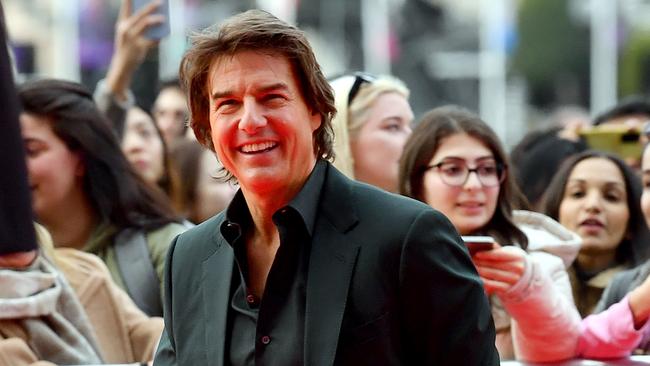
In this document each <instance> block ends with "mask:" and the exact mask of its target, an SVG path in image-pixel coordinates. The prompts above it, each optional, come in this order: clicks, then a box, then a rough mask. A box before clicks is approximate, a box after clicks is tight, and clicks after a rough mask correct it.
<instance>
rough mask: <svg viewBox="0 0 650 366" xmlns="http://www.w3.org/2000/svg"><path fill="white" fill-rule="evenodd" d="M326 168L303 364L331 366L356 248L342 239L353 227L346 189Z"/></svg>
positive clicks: (309, 287) (338, 175)
mask: <svg viewBox="0 0 650 366" xmlns="http://www.w3.org/2000/svg"><path fill="white" fill-rule="evenodd" d="M346 180H347V178H345V177H343V176H342V174H341V173H339V172H338V171H337V170H336V169H334V168H332V167H331V166H330V167H329V169H328V174H327V178H326V180H325V183H324V185H323V191H322V194H321V216H320V217H319V218H318V219H317V221H316V226H315V228H314V229H315V230H314V236H313V238H314V239H313V241H312V246H311V254H310V260H309V271H308V277H307V299H306V305H305V306H306V309H305V364H306V365H313V366H331V365H333V364H334V360H335V358H336V347H337V345H338V339H339V333H340V330H341V322H342V321H343V314H344V312H345V305H346V300H347V297H348V289H349V285H350V280H351V278H352V271H353V269H354V264H355V262H356V260H357V254H358V251H359V245H358V244H356V243H354V242H352V241H351V240H350V239H349V238H348V237H347V236H346V235H345V233H346V232H347V231H348V230H350V229H351V228H352V227H353V226H354V225H355V224H356V223H357V221H358V220H357V217H356V212H355V210H354V207H353V206H352V205H351V202H353V201H352V200H351V186H350V184H349V183H346Z"/></svg>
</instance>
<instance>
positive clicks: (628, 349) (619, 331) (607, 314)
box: [576, 296, 650, 359]
mask: <svg viewBox="0 0 650 366" xmlns="http://www.w3.org/2000/svg"><path fill="white" fill-rule="evenodd" d="M649 330H650V322H646V323H645V324H644V325H643V326H642V327H641V328H640V329H638V330H637V329H634V320H633V318H632V310H630V304H629V302H628V297H627V296H625V297H624V298H623V300H621V301H619V302H617V303H616V304H614V305H612V306H610V307H609V309H607V310H605V311H603V312H601V313H598V314H593V315H589V316H588V317H586V318H585V319H583V320H582V324H581V332H580V338H579V340H578V349H577V352H576V355H577V357H582V358H594V359H601V358H618V357H626V356H629V355H630V353H632V351H633V350H634V349H635V348H636V347H637V346H638V345H639V342H641V339H642V338H643V335H644V334H645V333H646V332H648V331H649Z"/></svg>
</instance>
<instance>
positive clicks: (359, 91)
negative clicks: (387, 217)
mask: <svg viewBox="0 0 650 366" xmlns="http://www.w3.org/2000/svg"><path fill="white" fill-rule="evenodd" d="M330 84H331V85H332V89H334V96H335V103H336V110H337V111H338V113H337V114H336V116H335V117H334V119H333V120H332V126H333V128H334V136H335V138H334V153H335V155H336V158H335V160H334V166H336V167H337V168H338V169H339V170H340V171H342V172H343V173H344V174H346V175H347V176H348V177H350V178H353V179H356V180H359V181H362V182H365V183H368V184H372V185H374V186H376V187H379V188H382V189H384V190H387V191H389V192H393V193H396V192H397V169H398V164H399V157H400V155H401V154H402V149H403V147H404V143H405V142H406V139H407V138H408V136H409V135H410V134H411V122H412V121H413V111H412V110H411V106H410V105H409V103H408V96H409V91H408V89H407V88H406V86H405V85H404V83H402V82H401V81H400V80H398V79H396V78H394V77H391V76H386V75H383V76H377V77H375V76H372V75H369V74H364V73H354V74H349V75H344V76H341V77H338V78H335V79H334V80H332V81H331V82H330Z"/></svg>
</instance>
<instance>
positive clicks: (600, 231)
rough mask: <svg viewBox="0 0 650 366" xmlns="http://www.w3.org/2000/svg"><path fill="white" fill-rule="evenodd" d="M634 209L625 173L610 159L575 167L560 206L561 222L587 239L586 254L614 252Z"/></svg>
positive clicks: (625, 230)
mask: <svg viewBox="0 0 650 366" xmlns="http://www.w3.org/2000/svg"><path fill="white" fill-rule="evenodd" d="M629 218H630V210H629V207H628V206H627V188H626V186H625V180H624V178H623V173H622V172H621V171H620V169H619V168H618V166H616V164H614V163H613V162H612V161H610V160H609V159H606V158H600V157H593V158H587V159H584V160H582V161H580V162H579V163H578V164H576V165H575V166H574V167H573V170H572V171H571V174H570V175H569V180H568V181H567V184H566V187H565V188H564V196H563V198H562V202H561V203H560V208H559V221H560V223H561V224H562V225H564V226H565V227H566V228H568V229H569V230H572V231H574V232H576V233H578V235H580V237H581V238H582V240H583V243H582V247H581V249H580V253H581V254H584V255H590V254H603V253H607V252H613V251H615V250H616V247H618V245H619V244H620V243H621V241H622V240H623V238H624V237H625V234H626V232H627V225H628V221H629Z"/></svg>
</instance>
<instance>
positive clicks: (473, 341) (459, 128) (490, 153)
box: [0, 0, 650, 366]
mask: <svg viewBox="0 0 650 366" xmlns="http://www.w3.org/2000/svg"><path fill="white" fill-rule="evenodd" d="M156 6H158V4H157V3H155V2H154V3H151V4H150V5H147V6H145V7H143V8H142V9H140V10H138V11H136V12H133V11H132V10H131V9H132V1H131V0H123V4H122V8H121V10H120V14H119V16H118V20H117V24H116V28H115V29H116V34H115V52H114V54H113V57H112V59H111V63H110V67H109V70H108V72H107V74H106V78H105V79H103V80H102V81H100V82H99V83H98V85H97V87H96V89H95V90H94V92H91V91H89V90H87V89H86V88H85V87H83V86H82V85H80V84H78V83H76V82H72V81H65V80H56V79H39V80H31V81H27V82H24V83H22V84H20V85H17V86H16V89H15V91H16V101H17V102H18V105H19V110H20V112H19V114H18V116H17V118H18V119H17V121H16V124H18V123H19V125H20V131H21V136H22V141H23V142H24V147H25V150H24V151H25V156H24V162H25V167H26V173H27V174H26V178H27V182H28V188H29V190H30V191H31V207H32V210H33V213H34V217H35V221H36V222H37V223H36V222H35V223H32V222H31V220H30V222H29V223H27V224H28V226H30V227H34V228H35V229H34V230H35V232H36V233H37V235H36V244H35V245H32V246H24V244H25V243H22V244H21V243H18V244H16V245H17V246H16V247H15V249H13V250H12V249H11V248H10V247H9V246H7V247H6V248H0V249H2V250H0V366H2V365H22V364H33V365H48V364H62V365H64V364H76V365H81V364H120V363H132V362H142V363H146V362H150V361H152V360H153V359H154V355H155V364H156V365H199V364H213V363H216V364H231V365H254V364H273V365H298V364H307V365H332V364H336V365H339V364H340V365H366V364H367V365H404V364H436V365H455V364H459V365H460V364H463V365H470V364H471V365H494V364H498V362H499V359H501V360H510V359H517V360H524V361H531V362H551V361H560V360H567V359H572V358H596V359H610V358H619V357H626V356H629V355H631V354H634V353H650V321H648V318H650V231H649V229H648V228H649V226H650V148H647V147H644V144H647V141H648V135H650V133H649V132H650V128H647V127H648V126H650V124H648V123H647V122H648V121H649V120H650V99H645V98H643V97H636V98H632V99H624V100H621V101H620V103H619V104H618V105H616V106H612V108H611V109H610V110H609V111H606V112H605V113H603V114H602V115H600V116H598V117H597V118H595V119H594V120H593V123H590V122H581V123H573V122H570V123H561V122H558V123H556V124H555V125H553V126H550V127H548V128H546V129H543V130H537V131H533V132H530V133H529V134H528V135H527V136H525V137H524V138H523V139H522V141H521V142H520V143H519V144H518V145H517V146H515V147H514V148H513V149H512V151H511V152H510V153H508V151H507V150H506V148H505V147H504V145H503V143H502V142H501V141H500V139H499V137H498V136H497V135H496V134H495V132H494V131H493V130H492V129H491V128H490V126H489V124H488V123H487V122H489V121H483V120H482V119H481V118H480V117H479V116H478V115H477V114H476V113H474V112H472V111H470V110H467V109H465V108H463V107H461V106H455V105H449V106H441V107H434V106H432V109H431V110H429V111H428V112H427V113H425V114H424V115H422V116H421V117H419V118H417V119H416V118H415V116H414V114H413V111H412V109H411V107H410V105H409V101H408V98H409V89H408V87H407V85H405V84H404V83H403V82H402V81H400V80H399V79H397V78H395V77H393V76H388V75H371V74H368V73H364V72H352V73H347V74H344V75H341V76H337V77H332V78H329V79H327V78H325V76H324V75H323V73H322V72H321V69H320V66H319V65H318V63H317V61H316V59H315V56H314V55H313V52H312V51H311V47H310V46H309V43H308V42H307V40H306V38H305V36H304V34H303V33H302V31H300V30H299V29H298V28H296V27H294V26H291V25H288V24H286V23H284V22H282V21H280V20H279V19H277V18H275V17H274V16H272V15H271V14H268V13H266V12H263V11H257V10H253V11H248V12H245V13H242V14H238V15H235V16H233V17H231V18H229V19H228V20H226V21H225V22H223V23H222V24H220V25H218V27H216V28H209V29H207V30H205V31H203V32H200V33H197V34H195V35H194V36H193V38H192V39H191V45H190V47H189V49H188V51H187V52H186V54H185V56H184V58H183V60H182V61H181V65H180V71H179V75H178V78H177V79H173V80H165V81H161V84H160V88H159V93H158V96H157V98H156V100H155V102H154V105H153V108H152V110H151V111H149V110H146V109H145V108H143V107H142V106H140V105H139V103H138V100H137V98H136V97H135V96H134V95H133V94H132V93H131V91H130V90H129V85H130V82H131V80H132V79H133V74H134V73H135V70H136V69H137V67H138V66H139V65H140V63H142V61H143V59H144V56H145V55H146V53H147V52H149V51H150V50H151V49H152V48H153V47H155V46H156V44H157V41H155V40H152V39H149V38H147V36H146V34H145V33H146V30H147V28H148V27H150V26H152V25H155V24H157V23H159V22H160V21H161V19H160V16H159V15H156V14H155V10H156ZM3 29H4V27H3ZM3 32H4V30H3ZM3 78H7V76H6V75H3ZM11 101H12V100H11V98H9V99H7V100H6V101H3V103H11ZM594 129H598V130H599V131H619V130H621V129H624V130H625V132H626V134H627V135H632V136H637V138H636V139H635V140H634V141H632V144H634V145H635V146H636V147H635V148H634V149H629V150H626V152H625V153H624V154H618V153H616V152H611V151H603V150H599V149H597V148H594V146H591V145H590V142H589V140H587V139H586V138H585V137H584V134H583V132H584V131H589V130H594ZM7 138H9V137H7ZM14 138H15V137H14ZM17 153H18V152H17ZM19 153H21V154H22V151H20V152H19ZM0 183H1V184H5V183H3V182H2V181H0ZM3 188H4V187H0V191H3ZM1 209H2V210H6V209H7V207H2V208H1ZM1 216H3V215H0V217H1ZM3 225H7V224H3ZM12 225H13V224H12ZM0 226H2V225H0ZM7 226H8V225H7ZM477 236H480V237H483V238H482V239H483V240H486V239H485V238H487V243H488V245H487V246H482V247H481V248H480V249H477V250H470V249H468V247H466V245H465V243H464V241H467V245H469V244H470V241H471V240H474V239H471V238H475V237H477ZM0 244H2V245H3V246H5V244H4V243H0ZM20 245H22V246H20ZM163 316H164V321H163ZM156 349H157V351H156ZM217 360H219V361H217Z"/></svg>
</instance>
